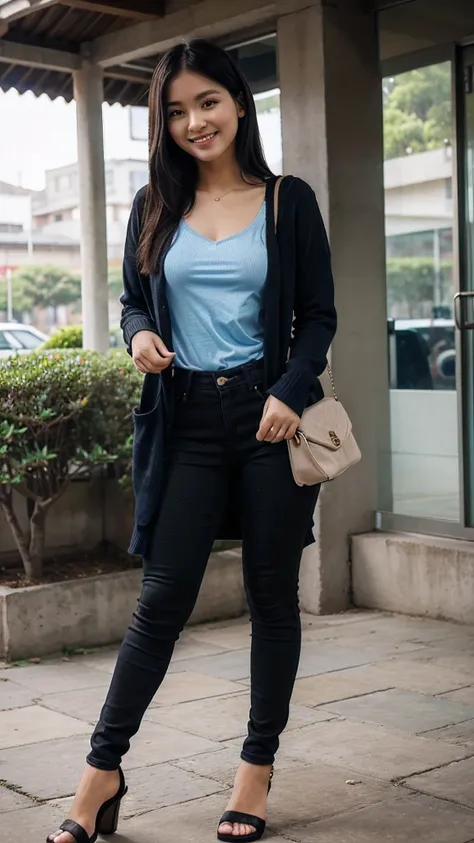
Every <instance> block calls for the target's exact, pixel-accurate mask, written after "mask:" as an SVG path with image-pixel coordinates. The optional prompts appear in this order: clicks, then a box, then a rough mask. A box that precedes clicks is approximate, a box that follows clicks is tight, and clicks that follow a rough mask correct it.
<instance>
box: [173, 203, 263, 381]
mask: <svg viewBox="0 0 474 843" xmlns="http://www.w3.org/2000/svg"><path fill="white" fill-rule="evenodd" d="M265 217H266V213H265V203H263V205H262V207H261V209H260V212H259V213H258V215H257V217H256V218H255V219H254V221H253V222H252V223H251V224H250V225H249V226H247V228H245V229H244V230H243V231H240V232H238V233H237V234H233V235H232V236H231V237H226V238H225V239H224V240H218V241H217V242H216V241H214V240H210V239H209V238H208V237H204V235H202V234H198V233H197V232H196V231H194V229H192V228H191V227H190V226H189V225H188V223H187V222H186V221H185V220H182V221H181V222H180V224H179V226H178V229H177V231H176V234H175V236H174V238H173V242H172V244H171V247H170V249H169V251H168V254H167V255H166V258H165V263H164V270H165V277H166V285H167V298H168V305H169V310H170V316H171V327H172V332H173V350H174V351H175V352H176V357H175V361H174V362H175V364H176V366H179V367H182V368H184V369H193V370H195V371H207V372H215V371H219V370H222V369H229V368H232V367H234V366H242V365H244V364H245V363H249V362H250V361H251V360H258V359H259V358H261V357H263V313H262V310H263V307H262V305H263V289H264V286H265V280H266V277H267V267H268V256H267V246H266V238H265Z"/></svg>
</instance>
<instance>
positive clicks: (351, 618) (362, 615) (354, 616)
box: [301, 609, 379, 633]
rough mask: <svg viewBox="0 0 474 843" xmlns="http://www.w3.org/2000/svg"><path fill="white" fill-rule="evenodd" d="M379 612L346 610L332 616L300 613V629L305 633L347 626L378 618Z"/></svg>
mask: <svg viewBox="0 0 474 843" xmlns="http://www.w3.org/2000/svg"><path fill="white" fill-rule="evenodd" d="M378 616H379V612H375V611H373V610H372V609H348V610H347V611H345V612H336V613H335V614H332V615H310V614H308V612H302V613H301V628H302V629H303V631H304V632H305V633H306V632H307V631H308V630H310V629H312V628H313V629H314V628H316V627H318V626H319V627H322V626H325V627H328V626H347V625H350V624H353V623H358V622H360V621H364V620H367V619H369V620H370V619H372V620H373V619H374V618H378Z"/></svg>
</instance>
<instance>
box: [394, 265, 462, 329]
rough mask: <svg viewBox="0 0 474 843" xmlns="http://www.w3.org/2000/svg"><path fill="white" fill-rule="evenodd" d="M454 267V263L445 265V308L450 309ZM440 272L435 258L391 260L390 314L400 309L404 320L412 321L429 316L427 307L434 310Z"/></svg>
mask: <svg viewBox="0 0 474 843" xmlns="http://www.w3.org/2000/svg"><path fill="white" fill-rule="evenodd" d="M452 275H453V265H452V262H451V261H443V262H442V263H441V274H440V282H441V298H442V302H441V303H442V304H445V305H450V303H451V301H452V296H453V289H452ZM435 284H436V270H435V265H434V260H433V258H388V260H387V291H388V312H389V314H391V313H393V308H394V307H396V306H398V309H399V310H402V311H403V316H404V317H405V318H409V319H416V318H422V317H423V316H426V312H425V311H426V307H428V308H429V309H430V311H431V310H432V306H433V300H434V290H435Z"/></svg>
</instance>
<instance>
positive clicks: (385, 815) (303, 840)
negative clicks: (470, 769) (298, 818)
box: [289, 795, 474, 843]
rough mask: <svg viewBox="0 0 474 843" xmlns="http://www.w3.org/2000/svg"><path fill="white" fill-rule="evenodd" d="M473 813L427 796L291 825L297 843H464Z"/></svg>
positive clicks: (290, 832) (407, 797)
mask: <svg viewBox="0 0 474 843" xmlns="http://www.w3.org/2000/svg"><path fill="white" fill-rule="evenodd" d="M473 823H474V812H473V811H471V810H470V809H468V808H464V807H461V806H459V805H454V804H453V803H452V802H445V801H441V800H439V799H434V798H433V797H430V796H422V795H415V796H412V795H410V796H403V797H401V798H400V799H391V800H388V801H386V802H379V803H378V804H376V805H371V806H369V807H367V808H362V809H361V810H359V811H348V812H345V813H343V814H338V815H337V816H335V817H331V818H330V819H326V820H321V821H320V822H316V823H311V824H308V825H306V826H292V827H291V829H290V830H289V836H290V838H291V840H295V841H297V843H316V841H318V843H389V841H390V843H407V841H413V840H416V841H417V843H433V841H436V843H468V841H469V840H472V832H473V827H474V825H473Z"/></svg>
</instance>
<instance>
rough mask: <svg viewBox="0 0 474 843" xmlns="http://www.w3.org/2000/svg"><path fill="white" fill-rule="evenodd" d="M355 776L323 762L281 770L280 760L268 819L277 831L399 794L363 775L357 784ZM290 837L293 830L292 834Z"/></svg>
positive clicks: (388, 786) (395, 789) (397, 790)
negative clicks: (352, 782) (354, 782)
mask: <svg viewBox="0 0 474 843" xmlns="http://www.w3.org/2000/svg"><path fill="white" fill-rule="evenodd" d="M349 779H352V780H354V776H353V773H352V772H351V771H350V770H348V769H347V768H344V767H337V766H335V765H332V764H326V763H324V762H322V761H320V762H316V763H315V764H311V765H310V766H305V767H299V768H297V769H296V770H280V767H279V763H278V760H277V764H276V770H275V776H274V778H273V787H272V791H271V794H270V800H269V817H270V822H271V825H272V827H273V828H275V829H276V831H277V832H280V833H281V832H282V831H283V830H284V831H285V833H287V831H288V829H289V827H290V826H291V825H294V824H302V823H306V822H312V821H314V820H317V819H320V818H322V817H327V816H331V815H332V814H337V813H342V812H343V811H349V810H354V809H355V808H362V807H364V806H366V805H372V804H373V803H375V802H381V801H382V800H383V799H387V798H390V797H391V796H393V798H395V797H397V796H399V795H400V791H399V789H398V788H396V787H394V786H393V785H386V784H382V783H381V782H380V781H377V780H376V779H373V778H371V777H370V776H363V778H362V780H361V779H358V783H357V784H356V785H348V784H346V782H347V781H348V780H349ZM289 835H290V837H291V830H290V831H289Z"/></svg>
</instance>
